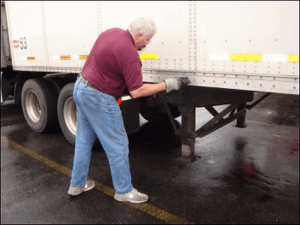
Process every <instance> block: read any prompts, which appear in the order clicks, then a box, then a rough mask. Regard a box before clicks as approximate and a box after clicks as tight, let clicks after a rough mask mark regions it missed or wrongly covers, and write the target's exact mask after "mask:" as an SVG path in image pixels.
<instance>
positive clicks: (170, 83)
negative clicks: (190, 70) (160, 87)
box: [165, 77, 190, 93]
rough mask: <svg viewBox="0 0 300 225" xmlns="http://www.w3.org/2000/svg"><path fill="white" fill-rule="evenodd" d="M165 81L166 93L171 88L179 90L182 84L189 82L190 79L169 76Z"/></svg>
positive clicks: (171, 89)
mask: <svg viewBox="0 0 300 225" xmlns="http://www.w3.org/2000/svg"><path fill="white" fill-rule="evenodd" d="M165 83H166V92H167V93H168V92H170V91H173V90H179V89H180V88H181V87H183V86H184V85H187V84H188V83H190V80H189V78H187V77H180V78H170V79H166V80H165Z"/></svg>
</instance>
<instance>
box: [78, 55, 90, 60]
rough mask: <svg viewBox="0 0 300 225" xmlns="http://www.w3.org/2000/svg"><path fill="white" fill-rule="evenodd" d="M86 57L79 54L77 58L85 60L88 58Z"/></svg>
mask: <svg viewBox="0 0 300 225" xmlns="http://www.w3.org/2000/svg"><path fill="white" fill-rule="evenodd" d="M88 57H89V56H88V55H80V56H79V59H80V60H86V59H88Z"/></svg>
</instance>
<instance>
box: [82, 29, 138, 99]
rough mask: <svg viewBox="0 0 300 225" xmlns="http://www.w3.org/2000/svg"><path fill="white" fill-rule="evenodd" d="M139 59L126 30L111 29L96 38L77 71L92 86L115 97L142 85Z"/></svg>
mask: <svg viewBox="0 0 300 225" xmlns="http://www.w3.org/2000/svg"><path fill="white" fill-rule="evenodd" d="M141 67H142V62H141V60H140V57H139V54H138V52H137V49H136V48H135V44H134V40H133V38H132V36H131V34H130V33H129V32H128V31H125V30H122V29H119V28H113V29H109V30H107V31H105V32H103V33H102V34H101V35H100V36H99V37H98V39H97V40H96V42H95V44H94V46H93V48H92V50H91V52H90V54H89V57H88V59H87V61H86V63H85V65H84V67H83V69H82V71H81V74H82V76H83V77H84V78H86V79H87V80H88V81H90V82H91V83H92V85H93V86H94V87H96V88H97V89H99V90H101V91H103V92H104V93H107V94H112V95H114V96H115V97H116V98H118V97H120V96H121V95H122V94H123V92H124V89H125V88H126V87H127V88H128V90H129V91H133V90H136V89H138V88H140V87H141V86H142V85H143V81H142V79H143V78H142V69H141Z"/></svg>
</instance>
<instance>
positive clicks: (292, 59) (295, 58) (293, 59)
mask: <svg viewBox="0 0 300 225" xmlns="http://www.w3.org/2000/svg"><path fill="white" fill-rule="evenodd" d="M288 61H289V62H299V55H288Z"/></svg>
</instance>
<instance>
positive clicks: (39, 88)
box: [21, 78, 58, 133]
mask: <svg viewBox="0 0 300 225" xmlns="http://www.w3.org/2000/svg"><path fill="white" fill-rule="evenodd" d="M57 98H58V93H57V89H56V87H55V86H54V83H53V81H51V80H48V79H43V78H37V79H29V80H27V81H26V82H25V83H24V85H23V88H22V94H21V103H22V110H23V114H24V117H25V120H26V122H27V124H28V125H29V127H30V128H31V129H32V130H33V131H35V132H38V133H42V132H46V131H49V130H51V129H53V128H56V127H57V126H58V119H57V114H56V111H57Z"/></svg>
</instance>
